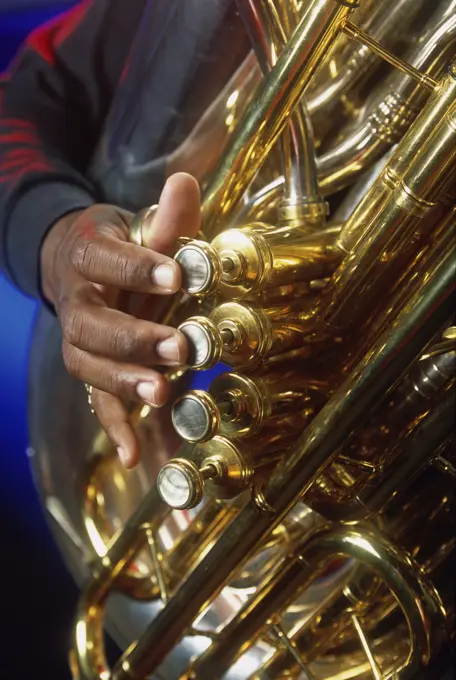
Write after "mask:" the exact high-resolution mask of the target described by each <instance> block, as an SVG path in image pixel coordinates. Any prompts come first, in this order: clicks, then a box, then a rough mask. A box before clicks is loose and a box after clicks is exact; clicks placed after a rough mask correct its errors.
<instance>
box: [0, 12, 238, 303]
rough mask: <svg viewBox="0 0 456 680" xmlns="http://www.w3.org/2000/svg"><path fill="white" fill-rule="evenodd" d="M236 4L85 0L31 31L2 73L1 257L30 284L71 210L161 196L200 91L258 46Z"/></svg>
mask: <svg viewBox="0 0 456 680" xmlns="http://www.w3.org/2000/svg"><path fill="white" fill-rule="evenodd" d="M229 13H231V15H232V16H231V18H233V16H234V14H236V16H237V13H236V12H235V7H234V4H233V3H232V2H231V0H186V1H185V2H182V1H181V0H84V1H83V2H81V3H79V4H78V5H77V6H76V7H75V8H73V9H71V10H70V11H69V12H66V13H64V14H63V15H60V16H59V17H57V18H56V19H55V20H53V21H51V22H50V23H48V24H47V25H45V26H43V27H40V28H39V29H37V30H36V31H34V32H33V33H32V34H31V35H30V36H29V38H28V39H27V41H26V43H25V45H24V46H23V48H22V49H21V50H20V52H19V54H18V56H17V57H16V59H15V60H14V62H13V64H12V65H11V68H10V71H9V73H8V74H6V75H4V76H3V77H2V78H1V80H0V237H1V240H0V266H1V268H2V270H3V271H4V272H5V274H6V276H7V277H8V278H9V279H10V281H11V282H12V283H13V284H14V285H15V286H16V287H18V288H19V289H21V290H22V291H23V292H24V293H25V294H27V295H30V296H33V297H37V298H39V297H40V295H41V292H40V283H39V282H40V272H39V252H40V248H41V245H42V242H43V240H44V237H45V235H46V233H47V232H48V230H49V229H50V228H51V227H52V225H53V224H55V222H56V221H58V220H59V219H60V218H62V217H63V216H64V215H66V214H68V213H70V212H72V211H75V210H79V209H84V208H87V207H89V206H90V205H92V204H94V203H96V202H110V203H116V204H117V205H120V206H121V207H124V208H128V209H131V210H138V209H140V208H143V207H145V206H146V205H150V204H151V203H153V202H154V201H155V200H156V198H157V196H158V194H159V191H160V189H161V187H162V185H163V181H164V166H163V159H164V158H165V156H166V152H167V150H169V149H170V148H172V147H173V146H175V145H176V144H177V143H178V142H179V140H181V139H182V136H183V135H184V134H185V133H186V132H188V124H189V121H192V120H194V119H195V118H197V117H198V110H197V109H198V107H197V106H196V107H195V101H196V102H199V103H200V104H201V103H203V102H204V99H205V96H206V99H207V92H210V91H211V86H210V85H211V83H212V85H214V83H215V86H214V87H215V91H216V90H217V86H218V87H219V90H220V89H221V87H222V86H223V84H225V82H226V81H227V80H228V78H229V77H230V75H231V74H232V73H233V71H234V69H235V67H236V66H237V65H238V64H239V63H240V61H241V59H242V58H243V57H244V56H245V54H246V53H247V49H248V48H247V42H246V40H245V35H244V36H243V37H241V38H239V35H240V32H239V26H238V24H237V23H236V17H235V20H234V21H231V20H230V21H227V15H228V14H229ZM227 27H228V29H227ZM227 30H228V33H227ZM223 35H224V38H223ZM222 44H223V45H224V48H223V49H224V50H225V53H224V55H223V58H220V55H219V54H218V53H217V47H218V46H219V45H222ZM215 67H217V68H215ZM214 72H215V73H216V75H215V76H214ZM195 83H200V89H201V88H202V91H200V92H197V96H195ZM205 89H206V90H207V92H206V93H205V92H204V90H205ZM213 89H214V88H213ZM206 103H207V102H206ZM182 111H186V115H183V114H182ZM199 113H202V111H199Z"/></svg>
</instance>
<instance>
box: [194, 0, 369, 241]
mask: <svg viewBox="0 0 456 680" xmlns="http://www.w3.org/2000/svg"><path fill="white" fill-rule="evenodd" d="M357 6H358V2H356V1H355V0H349V1H347V2H341V1H339V0H331V1H330V2H327V1H326V0H312V1H311V2H310V3H309V5H308V7H307V8H306V11H305V13H304V15H303V17H302V19H301V21H300V22H299V24H298V26H297V27H296V29H295V31H294V32H293V36H292V37H291V39H290V40H289V42H288V43H287V46H286V48H285V49H284V50H283V52H282V53H281V55H280V57H279V59H278V60H277V64H276V65H275V67H274V69H273V71H271V73H270V74H269V76H267V77H266V78H265V80H264V84H263V86H262V87H260V91H259V92H258V105H257V106H256V107H253V108H252V109H251V111H250V112H248V113H247V114H246V115H245V116H244V117H243V118H242V120H241V122H240V123H239V127H238V130H237V132H236V133H235V134H234V136H233V138H232V140H231V142H230V145H229V148H228V149H227V151H226V153H225V155H224V157H223V159H222V162H221V163H220V164H219V166H218V168H217V169H216V171H215V172H214V175H213V177H212V178H211V181H210V184H209V186H208V187H207V189H206V191H205V194H204V199H203V225H204V227H203V230H204V233H205V235H206V237H208V238H212V237H214V236H215V235H216V233H217V232H218V231H219V230H220V220H222V219H223V220H228V219H229V217H230V215H231V214H232V211H233V209H234V208H235V206H236V204H237V203H238V202H239V199H240V197H241V195H242V193H243V192H244V190H245V188H246V187H247V186H248V185H249V184H250V182H251V180H252V179H253V177H254V175H255V174H256V171H257V169H258V167H260V166H261V165H262V162H263V161H264V159H265V158H266V156H267V154H268V153H269V151H270V150H271V148H272V146H273V145H274V143H275V142H276V140H277V139H278V137H279V135H280V133H281V132H282V131H283V128H284V125H285V123H286V119H287V116H288V114H289V111H290V110H293V109H294V108H295V107H296V104H297V102H298V101H299V99H300V98H301V95H302V93H303V92H304V90H305V88H306V86H307V85H308V84H309V81H310V79H311V77H312V75H313V74H314V73H315V70H316V69H317V67H318V65H319V64H320V63H321V61H322V59H323V58H324V57H325V56H326V54H327V53H328V51H329V49H330V48H331V46H332V45H333V44H334V41H335V40H336V38H337V37H338V35H339V34H340V31H341V30H342V28H343V26H344V24H345V22H346V21H347V20H348V18H349V16H350V15H351V13H352V12H353V10H354V9H355V8H356V7H357ZM279 95H280V96H279ZM253 159H255V160H254V161H253ZM241 176H242V182H240V181H239V180H238V177H241Z"/></svg>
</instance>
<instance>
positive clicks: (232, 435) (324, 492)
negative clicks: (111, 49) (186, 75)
mask: <svg viewBox="0 0 456 680" xmlns="http://www.w3.org/2000/svg"><path fill="white" fill-rule="evenodd" d="M235 4H236V9H237V12H238V14H239V16H240V17H241V19H242V21H243V22H244V24H243V30H244V31H245V35H244V36H243V37H244V38H245V37H246V36H248V39H249V40H250V46H251V51H250V53H249V56H248V59H247V61H246V62H245V64H246V65H247V66H245V68H244V70H243V71H242V74H241V75H239V77H237V76H236V78H234V79H231V80H229V81H228V84H227V85H225V87H224V89H223V90H222V93H221V94H222V95H223V96H222V97H221V100H220V101H221V104H220V107H219V109H217V110H218V111H219V113H218V119H217V120H215V122H214V125H216V126H219V127H220V129H222V130H225V131H226V138H225V143H224V145H223V150H222V151H221V152H220V155H219V157H218V160H217V164H216V165H215V166H214V169H213V170H212V171H211V172H210V173H208V175H207V176H205V177H204V179H203V181H202V193H203V209H202V217H203V221H202V231H201V232H200V234H199V235H198V237H197V239H181V240H180V242H179V243H178V244H177V250H176V255H175V259H176V261H177V262H178V263H179V264H180V266H181V269H182V274H183V290H182V293H181V294H179V295H177V296H175V297H173V298H172V299H171V300H170V301H169V302H168V303H166V304H164V305H163V308H162V307H161V305H159V307H160V309H158V307H157V313H156V315H155V316H154V318H153V320H154V321H156V322H165V323H169V324H170V325H172V326H174V327H176V328H179V329H180V331H181V332H182V333H183V334H184V335H185V336H186V337H187V340H188V344H189V349H190V354H189V358H188V362H187V364H188V365H187V366H182V367H177V368H176V369H173V370H172V371H166V372H165V375H166V377H167V378H168V380H169V382H170V387H171V389H172V398H171V400H170V402H169V404H167V405H166V406H165V407H164V408H163V409H151V408H150V407H146V406H144V405H142V404H141V405H137V406H135V407H134V410H133V411H132V415H131V418H132V423H133V424H134V427H135V429H136V431H137V432H138V436H139V437H140V442H141V452H142V458H141V462H140V464H139V466H138V468H137V469H136V470H133V471H125V470H121V469H120V462H119V461H118V459H117V457H116V455H115V451H113V450H112V447H111V446H110V444H109V440H108V438H107V437H106V436H105V435H104V434H103V433H100V431H99V429H97V428H98V425H97V423H96V421H95V419H93V417H92V416H91V414H90V409H89V406H88V405H87V403H86V396H85V395H84V390H81V392H82V395H79V396H74V394H73V393H72V392H71V389H74V386H73V387H71V388H67V389H69V390H70V395H71V399H70V400H69V404H70V408H71V422H70V423H66V421H64V422H62V424H61V426H59V427H58V428H55V424H54V425H53V426H52V427H51V428H50V429H51V435H50V436H48V437H47V438H46V437H43V435H42V433H41V431H40V432H39V435H38V436H37V435H36V434H35V435H34V447H35V448H36V450H37V452H38V453H37V455H36V457H35V461H36V460H38V461H41V468H39V470H40V473H39V474H38V479H39V483H40V485H41V487H42V489H43V493H42V496H43V501H44V503H45V505H46V508H47V510H48V512H49V514H50V515H51V517H52V522H53V528H54V530H55V531H56V535H57V537H58V540H59V545H61V546H63V547H62V550H63V552H64V554H65V555H66V556H67V557H68V556H71V559H70V558H68V559H69V562H70V563H71V564H72V565H74V564H76V565H77V566H76V567H75V566H73V572H74V573H75V574H76V576H77V578H78V582H79V583H80V584H81V587H82V595H81V599H80V602H79V607H78V612H77V615H76V620H75V627H74V634H73V638H72V651H71V657H70V660H71V670H72V674H73V677H74V679H75V680H149V678H150V679H151V680H152V679H153V680H155V679H156V678H157V679H158V678H160V680H205V679H207V680H219V679H220V680H221V679H222V677H223V678H224V677H226V678H227V680H281V679H282V678H290V679H294V680H298V678H299V679H300V678H303V677H306V678H309V679H310V680H355V679H357V680H370V679H371V678H375V680H417V679H418V678H419V679H420V680H442V678H443V672H444V671H446V670H448V668H449V659H450V648H451V645H452V644H453V643H454V639H455V606H454V557H455V548H456V540H455V535H456V527H455V524H456V523H455V521H454V518H455V497H454V490H455V489H454V479H455V476H456V448H455V443H456V438H455V435H454V413H455V412H456V395H455V383H456V344H455V341H456V331H455V325H454V324H455V299H454V294H455V288H456V241H455V236H456V234H455V229H456V190H455V187H456V61H455V60H454V55H455V46H456V4H455V2H454V0H435V2H432V3H430V2H427V0H384V1H383V2H382V3H375V2H373V0H364V1H363V2H361V3H359V4H360V6H359V7H358V2H355V1H354V0H353V1H352V0H290V2H285V0H265V1H264V2H263V0H236V2H235ZM189 16H190V14H189ZM227 16H228V14H227ZM236 16H237V15H236ZM239 25H240V26H241V25H242V24H241V23H240V24H239ZM237 30H240V29H239V28H238V29H237ZM261 74H262V78H261ZM241 76H242V77H241ZM258 82H259V85H258V87H257V89H256V90H254V88H253V86H254V85H255V86H256V85H257V83H258ZM203 90H204V88H203ZM250 90H251V91H250ZM184 118H185V116H184ZM184 122H185V121H184ZM186 122H188V121H186ZM201 144H202V146H204V139H202V140H201ZM323 196H324V200H323V198H322V197H323ZM328 206H329V214H328ZM155 209H156V206H152V207H151V208H145V210H143V211H141V212H140V213H138V214H137V215H136V216H135V218H134V220H133V223H132V228H131V231H130V240H131V241H132V242H134V243H136V244H138V245H143V246H144V245H145V244H147V241H148V238H147V231H148V228H149V227H150V225H151V224H152V220H153V216H154V213H155ZM59 343H60V338H58V342H56V346H57V347H60V345H59ZM48 344H49V343H43V346H46V347H47V346H48ZM46 351H47V350H46ZM220 362H222V363H223V364H224V366H223V368H220V367H219V366H217V365H218V364H220ZM43 365H46V362H43ZM214 367H217V368H216V370H217V374H216V375H213V374H210V375H209V376H205V375H204V371H205V370H206V369H209V368H214ZM219 368H220V370H219ZM193 372H198V375H197V378H198V381H197V382H195V383H194V382H193V380H194V378H195V374H194V373H193ZM51 375H52V372H51ZM205 379H206V382H205ZM39 384H41V385H43V384H44V385H46V387H47V389H46V390H45V391H44V392H45V393H47V392H48V391H49V390H50V389H51V388H52V386H53V381H52V380H49V372H48V373H47V374H46V373H45V374H44V378H42V379H41V381H39ZM51 394H52V397H51V399H50V400H49V399H48V400H47V401H45V402H43V404H42V406H41V407H40V408H41V411H40V412H41V413H42V417H43V418H44V419H45V420H46V422H49V421H48V420H47V419H48V418H49V415H48V414H49V413H51V412H53V409H52V406H53V403H54V400H55V399H56V398H58V399H61V398H62V396H63V395H64V394H65V390H64V389H62V388H61V386H60V383H59V386H58V388H57V387H56V388H55V390H54V391H52V389H51ZM79 398H80V399H81V405H80V404H79ZM36 400H37V402H36V403H38V404H41V402H42V395H41V394H40V395H39V398H38V397H36ZM67 403H68V402H67ZM48 428H49V426H48ZM56 429H57V431H58V433H59V434H61V433H64V435H65V436H66V438H67V439H66V444H65V446H66V448H68V450H69V451H70V450H71V452H72V453H71V456H70V454H69V453H68V455H67V456H65V452H66V451H65V446H64V450H63V454H64V455H62V446H61V442H59V444H58V445H57V444H56V434H55V432H56ZM88 431H90V433H91V434H90V437H89V434H86V433H87V432H88ZM76 432H77V433H78V437H79V438H80V441H79V439H78V437H73V439H78V442H77V443H78V447H79V449H78V451H77V453H75V450H74V449H75V444H74V442H73V441H69V438H70V437H69V433H73V434H74V433H76ZM77 456H79V458H77ZM73 458H77V463H75V465H74V467H75V468H76V470H74V469H73V468H71V470H70V472H68V470H67V469H66V468H65V467H63V468H62V467H59V466H63V465H64V464H67V463H68V461H69V460H70V459H71V461H72V460H73ZM35 464H37V463H36V462H35ZM56 470H57V472H56ZM73 487H74V489H73ZM75 551H76V553H77V557H76V558H74V559H73V555H74V553H75ZM78 551H79V552H78ZM104 627H106V628H107V630H108V631H109V632H110V633H111V634H113V635H114V637H115V639H116V641H117V642H118V644H119V646H120V648H121V650H122V652H121V656H120V658H119V659H118V660H116V661H114V662H113V663H112V665H110V664H109V663H108V661H107V659H106V654H105V648H104ZM225 673H227V674H226V676H225V675H224V674H225Z"/></svg>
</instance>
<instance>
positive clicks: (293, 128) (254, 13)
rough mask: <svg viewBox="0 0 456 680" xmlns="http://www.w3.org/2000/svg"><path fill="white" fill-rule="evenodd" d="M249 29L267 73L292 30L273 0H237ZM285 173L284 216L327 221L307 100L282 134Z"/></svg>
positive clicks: (293, 114)
mask: <svg viewBox="0 0 456 680" xmlns="http://www.w3.org/2000/svg"><path fill="white" fill-rule="evenodd" d="M237 5H238V8H239V11H240V12H241V15H242V17H243V19H244V22H245V24H246V26H247V28H248V31H249V34H250V37H251V40H252V43H253V45H254V48H255V52H256V55H257V59H258V62H259V64H260V66H261V68H262V70H263V73H264V74H266V73H268V72H269V71H270V69H271V68H272V67H273V66H274V65H275V63H276V61H277V58H278V56H279V54H280V53H281V52H282V50H283V48H284V46H285V45H286V43H287V40H288V38H289V34H287V33H289V31H287V28H288V27H287V26H286V25H285V23H286V22H285V21H283V17H282V18H281V17H280V15H279V11H278V9H277V7H276V4H275V3H274V1H273V0H269V1H268V2H263V0H237ZM280 140H281V149H282V165H283V176H284V185H283V190H284V198H283V201H282V208H284V209H285V210H284V212H285V215H284V218H285V219H286V220H287V221H289V220H290V218H291V219H293V217H294V216H296V217H298V219H299V217H300V216H302V217H303V218H304V219H305V218H310V220H311V222H312V224H313V223H316V225H321V224H322V223H323V222H324V217H325V213H326V204H325V203H324V201H323V199H322V198H321V197H320V195H319V189H318V182H317V165H316V158H315V146H314V137H313V132H312V123H311V121H310V117H309V115H308V113H307V109H306V106H305V104H304V102H301V103H300V104H299V105H298V106H297V107H296V108H295V109H294V111H293V113H292V115H291V117H290V122H289V124H288V126H287V127H286V128H285V130H284V131H283V132H282V135H281V138H280ZM306 222H307V220H306Z"/></svg>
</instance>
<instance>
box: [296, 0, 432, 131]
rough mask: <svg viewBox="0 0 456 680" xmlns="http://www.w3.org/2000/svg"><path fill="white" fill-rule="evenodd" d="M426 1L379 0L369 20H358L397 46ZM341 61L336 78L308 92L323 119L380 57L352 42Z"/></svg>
mask: <svg viewBox="0 0 456 680" xmlns="http://www.w3.org/2000/svg"><path fill="white" fill-rule="evenodd" d="M425 2H426V0H418V1H416V0H388V1H387V2H382V3H377V4H376V6H375V5H374V7H373V8H372V9H371V12H370V13H369V15H368V16H367V17H366V20H365V21H362V22H361V23H360V20H359V18H358V17H357V23H358V24H360V25H361V26H362V28H363V30H364V31H366V32H367V33H369V35H371V36H372V37H374V38H375V39H376V40H378V41H379V42H380V43H381V44H382V45H384V46H385V47H386V48H387V49H390V48H391V49H394V46H395V44H396V43H397V42H398V41H399V40H402V39H403V37H404V31H407V28H408V26H409V24H410V23H411V22H412V21H413V19H414V18H415V16H416V15H417V14H418V13H419V11H420V10H421V8H422V7H423V5H424V3H425ZM337 61H339V59H336V62H337ZM340 61H341V63H340V64H336V68H338V73H337V75H336V76H335V77H333V78H332V79H328V78H325V80H324V81H323V82H322V83H321V85H317V86H316V87H315V88H314V89H312V90H311V91H310V92H309V93H308V94H307V110H308V112H309V114H310V115H311V116H312V118H315V119H318V120H320V119H321V118H322V117H323V116H325V117H326V116H330V115H331V114H332V113H333V111H334V108H335V106H336V105H337V103H338V101H340V97H341V95H347V94H349V93H350V92H351V91H352V90H353V88H354V87H356V86H357V85H358V84H359V83H360V81H362V80H363V79H365V78H366V76H368V75H369V74H370V73H371V71H372V70H373V68H375V67H376V66H377V65H378V63H379V58H378V57H377V56H376V55H375V54H374V53H373V52H371V51H370V50H369V49H368V48H367V47H365V46H364V45H356V44H349V45H347V47H346V48H345V49H344V50H343V51H342V53H341V55H340ZM317 78H318V76H317Z"/></svg>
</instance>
